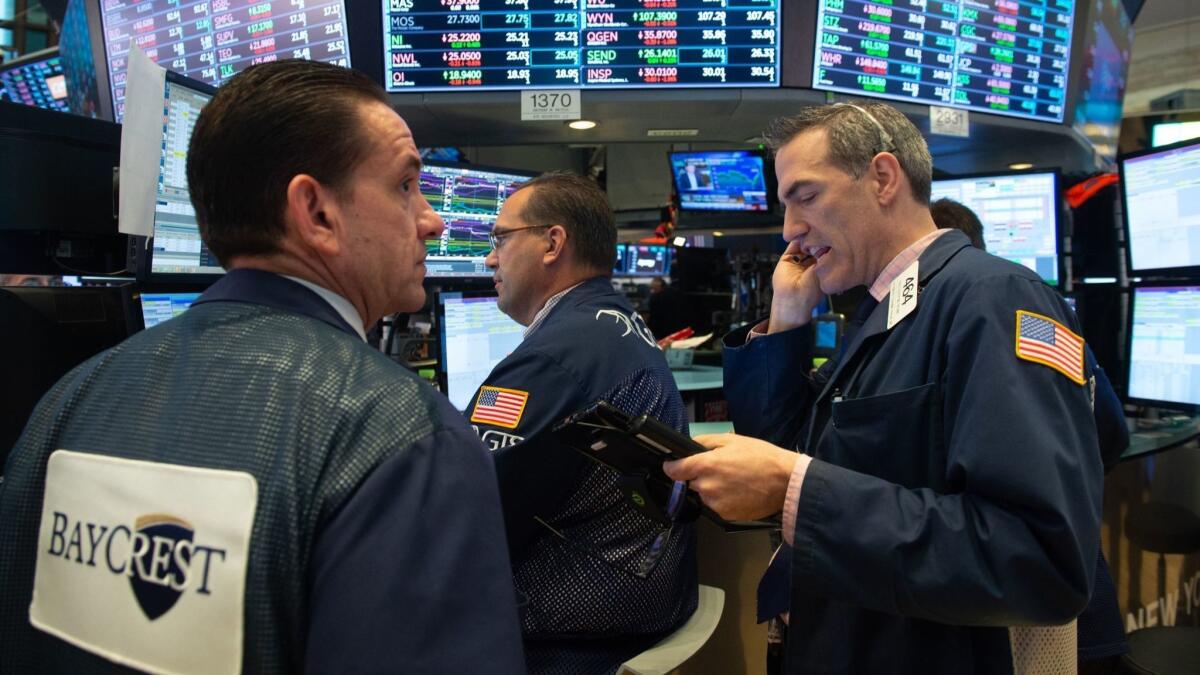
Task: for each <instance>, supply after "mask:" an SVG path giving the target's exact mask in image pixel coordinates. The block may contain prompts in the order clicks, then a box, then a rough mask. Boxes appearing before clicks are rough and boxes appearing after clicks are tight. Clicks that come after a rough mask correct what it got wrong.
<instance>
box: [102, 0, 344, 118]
mask: <svg viewBox="0 0 1200 675" xmlns="http://www.w3.org/2000/svg"><path fill="white" fill-rule="evenodd" d="M96 4H97V5H100V22H99V23H100V26H99V27H100V28H101V31H100V33H101V39H102V40H103V42H104V54H105V59H106V62H105V63H103V64H98V65H103V66H104V67H105V68H106V69H107V71H108V75H109V76H108V83H109V85H110V87H111V91H112V101H113V110H114V114H115V116H116V120H117V121H118V122H119V121H121V120H122V119H123V118H124V116H125V81H126V76H127V73H126V69H127V67H128V61H129V50H130V48H131V47H133V46H135V45H136V46H137V47H139V48H140V49H141V50H142V51H143V52H145V53H146V56H148V57H150V60H151V61H154V62H155V63H157V64H158V65H160V66H162V67H163V68H166V69H167V70H170V71H173V72H176V73H182V74H183V75H187V76H188V77H192V78H195V79H197V80H200V81H203V82H205V83H207V84H209V85H212V86H214V87H215V86H219V85H221V84H224V83H225V82H226V81H228V80H229V79H230V78H231V77H233V76H234V75H236V74H238V73H240V72H241V71H243V70H245V69H246V68H247V67H249V66H251V65H253V64H255V63H262V62H265V61H275V60H278V59H307V60H312V61H323V62H325V63H333V64H335V65H339V66H346V67H349V66H350V47H349V44H348V41H347V32H348V31H347V23H346V4H347V3H345V2H344V1H343V0H305V1H304V2H296V1H295V0H291V1H289V0H263V1H258V0H218V1H214V2H197V1H195V0H191V1H185V2H181V1H180V0H143V1H142V2H136V3H133V2H114V1H111V0H109V1H106V2H103V3H100V2H97V3H96Z"/></svg>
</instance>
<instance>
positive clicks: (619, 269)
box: [613, 244, 627, 276]
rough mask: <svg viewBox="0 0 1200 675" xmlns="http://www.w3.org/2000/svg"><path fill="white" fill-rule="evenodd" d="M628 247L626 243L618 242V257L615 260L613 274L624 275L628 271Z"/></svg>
mask: <svg viewBox="0 0 1200 675" xmlns="http://www.w3.org/2000/svg"><path fill="white" fill-rule="evenodd" d="M626 248H627V247H626V245H625V244H617V257H616V259H614V260H613V276H623V275H625V274H626V273H627V270H626V268H625V256H626V255H627V253H626V252H625V251H626Z"/></svg>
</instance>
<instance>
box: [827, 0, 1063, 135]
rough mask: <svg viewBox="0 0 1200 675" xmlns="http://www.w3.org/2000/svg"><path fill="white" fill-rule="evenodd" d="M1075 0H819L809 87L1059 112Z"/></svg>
mask: <svg viewBox="0 0 1200 675" xmlns="http://www.w3.org/2000/svg"><path fill="white" fill-rule="evenodd" d="M1075 5H1076V0H1049V2H1046V3H1041V2H1038V3H1023V2H1017V1H1015V0H945V1H938V2H926V0H895V2H860V1H859V0H821V2H820V3H819V5H818V10H817V19H816V26H817V36H816V46H815V56H814V58H813V77H812V82H813V87H814V88H815V89H827V90H830V91H841V92H846V93H851V94H859V95H861V96H876V97H880V98H888V99H894V100H898V101H909V102H912V103H923V104H929V105H940V106H953V107H956V108H965V109H967V110H975V111H979V112H989V113H998V114H1001V115H1011V116H1014V117H1025V118H1029V119H1038V120H1047V121H1050V122H1061V121H1062V120H1063V104H1064V103H1065V101H1066V91H1067V74H1068V72H1069V67H1070V63H1069V61H1070V56H1071V29H1072V26H1073V24H1074V20H1075Z"/></svg>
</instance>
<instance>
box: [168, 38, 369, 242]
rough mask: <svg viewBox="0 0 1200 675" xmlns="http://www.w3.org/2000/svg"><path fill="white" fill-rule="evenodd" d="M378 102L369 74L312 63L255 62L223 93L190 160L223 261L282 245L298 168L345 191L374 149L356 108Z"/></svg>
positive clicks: (205, 227) (200, 214) (210, 236)
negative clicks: (291, 185) (290, 190)
mask: <svg viewBox="0 0 1200 675" xmlns="http://www.w3.org/2000/svg"><path fill="white" fill-rule="evenodd" d="M372 101H377V102H379V103H383V104H385V105H386V104H387V103H388V100H387V95H386V94H385V93H384V91H383V88H382V87H380V86H379V85H378V84H376V83H375V82H374V81H372V80H371V79H370V78H368V77H366V76H365V75H363V74H361V73H357V72H355V71H353V70H350V69H348V68H342V67H339V66H334V65H330V64H326V63H318V62H315V61H298V60H287V61H276V62H272V63H264V64H260V65H255V66H251V67H249V68H247V69H246V70H244V71H243V72H241V73H239V74H238V75H237V76H235V77H234V78H233V79H231V80H230V81H229V82H228V83H226V84H225V85H224V86H222V87H221V88H220V89H219V90H218V91H217V95H216V96H215V97H214V98H213V99H212V101H210V102H209V103H208V105H206V106H204V109H203V110H202V111H201V112H200V117H199V119H198V120H197V121H196V127H195V130H194V131H193V133H192V140H191V143H190V144H189V146H188V158H187V179H188V188H189V190H190V192H191V197H192V206H194V207H195V209H196V221H197V222H198V223H199V226H200V236H201V238H202V239H203V240H204V243H205V245H207V246H208V249H209V250H210V251H212V253H213V255H215V256H216V257H217V260H220V261H221V262H222V264H225V262H226V261H228V260H229V259H230V258H231V257H233V256H238V255H258V254H264V253H272V252H274V251H277V250H278V247H279V239H280V238H281V237H282V236H283V233H284V220H283V213H284V203H285V201H286V199H287V186H288V183H289V182H291V180H292V178H294V177H295V176H296V175H298V174H308V175H310V176H312V177H314V178H316V179H317V180H318V181H320V182H321V184H322V185H326V186H328V187H329V188H330V189H332V190H335V191H337V192H339V193H342V192H344V191H345V189H346V188H347V187H348V184H349V181H348V179H349V177H350V174H351V173H353V170H354V168H355V167H356V166H357V165H358V164H359V163H360V162H362V161H363V159H364V158H365V157H366V155H367V154H368V153H369V151H370V149H371V141H372V139H370V138H369V137H367V135H366V134H365V133H363V132H362V130H361V129H362V125H361V122H360V120H361V119H362V118H361V116H360V115H359V112H358V109H359V106H360V105H361V104H363V103H367V102H372Z"/></svg>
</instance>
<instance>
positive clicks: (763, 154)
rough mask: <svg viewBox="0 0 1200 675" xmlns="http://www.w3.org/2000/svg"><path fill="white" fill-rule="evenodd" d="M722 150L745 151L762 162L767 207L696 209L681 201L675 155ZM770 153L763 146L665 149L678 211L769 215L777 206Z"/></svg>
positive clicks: (724, 214)
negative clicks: (758, 209)
mask: <svg viewBox="0 0 1200 675" xmlns="http://www.w3.org/2000/svg"><path fill="white" fill-rule="evenodd" d="M723 152H745V153H748V154H749V155H751V156H753V157H758V159H759V161H761V162H762V172H763V185H764V186H765V187H766V192H767V208H765V209H763V210H761V211H757V210H752V209H698V208H695V207H692V208H688V206H687V205H686V204H684V202H683V196H682V195H681V194H680V193H679V183H678V182H677V181H676V178H678V176H677V175H676V174H675V157H676V155H707V154H716V153H723ZM770 159H771V153H769V152H768V151H767V150H766V149H764V148H761V147H759V148H721V149H710V150H668V151H667V171H669V172H670V176H671V197H672V199H673V201H674V202H675V204H677V205H678V207H679V210H680V212H683V213H689V214H707V215H709V216H717V217H720V216H728V215H730V214H738V215H743V216H750V217H763V216H771V215H773V214H774V213H775V211H776V207H777V206H778V200H777V198H776V194H775V192H776V190H777V181H776V176H775V172H774V171H773V170H772V169H773V163H772V162H771V161H770Z"/></svg>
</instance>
